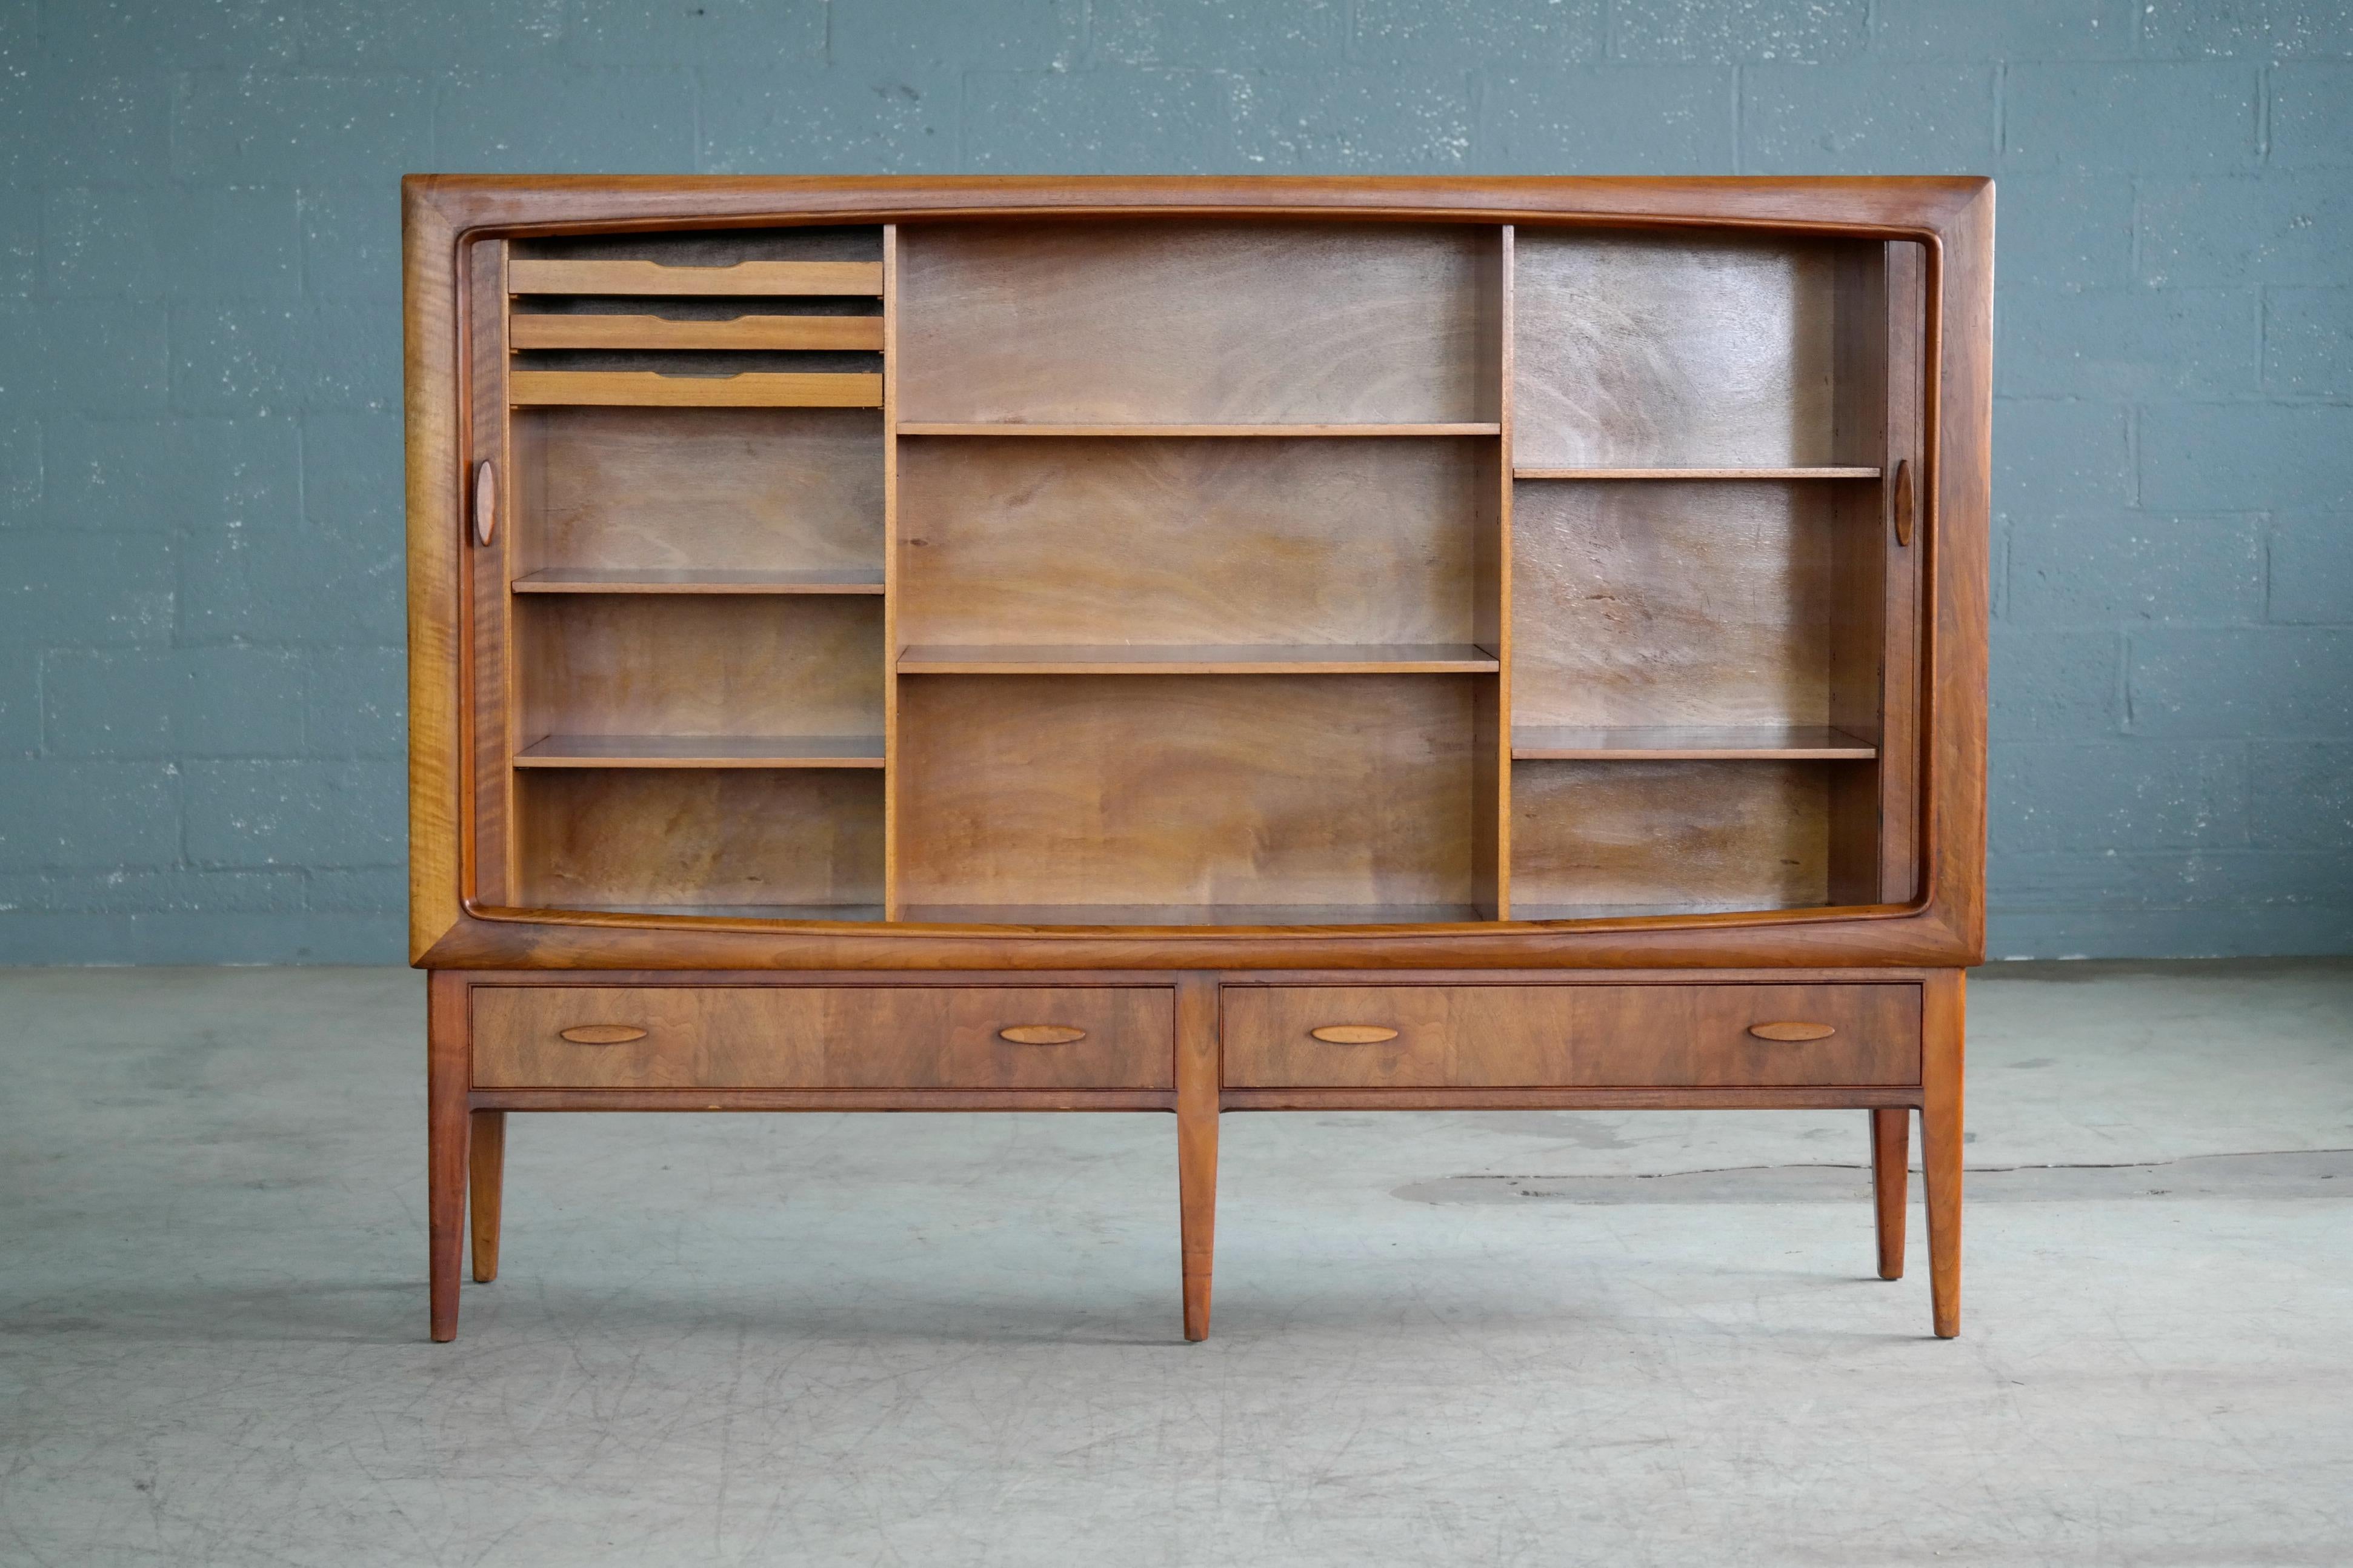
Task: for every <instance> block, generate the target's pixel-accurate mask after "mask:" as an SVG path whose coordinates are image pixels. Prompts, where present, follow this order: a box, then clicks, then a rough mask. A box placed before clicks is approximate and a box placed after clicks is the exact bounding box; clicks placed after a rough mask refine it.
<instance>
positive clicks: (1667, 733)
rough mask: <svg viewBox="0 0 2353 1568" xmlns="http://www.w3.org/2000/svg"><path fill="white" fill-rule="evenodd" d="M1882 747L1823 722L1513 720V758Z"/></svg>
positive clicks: (1849, 757)
mask: <svg viewBox="0 0 2353 1568" xmlns="http://www.w3.org/2000/svg"><path fill="white" fill-rule="evenodd" d="M1877 755H1879V748H1878V747H1877V746H1875V745H1873V744H1872V743H1871V742H1869V741H1868V740H1865V739H1864V738H1863V737H1862V736H1860V735H1854V734H1850V733H1849V732H1847V731H1844V730H1835V729H1829V728H1825V727H1821V726H1805V725H1797V726H1772V727H1757V728H1746V729H1702V728H1688V727H1687V728H1681V729H1667V728H1660V729H1650V728H1640V729H1636V728H1627V729H1590V728H1586V727H1583V726H1575V725H1557V724H1514V726H1512V760H1513V761H1514V762H1612V763H1658V762H1743V761H1758V762H1868V761H1870V760H1871V759H1872V758H1873V757H1875V756H1877Z"/></svg>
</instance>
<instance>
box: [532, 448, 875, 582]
mask: <svg viewBox="0 0 2353 1568" xmlns="http://www.w3.org/2000/svg"><path fill="white" fill-rule="evenodd" d="M515 423H516V426H517V427H518V429H519V430H521V429H524V428H528V429H530V430H532V431H533V433H534V434H535V435H536V437H537V445H536V447H534V449H533V463H534V465H535V469H536V474H537V479H536V481H535V484H536V488H535V489H533V492H532V493H531V494H530V495H528V496H527V497H525V498H523V500H524V513H523V515H522V518H521V519H520V520H519V526H518V528H517V532H518V533H520V534H521V535H522V536H523V537H522V540H521V542H520V544H519V548H520V549H522V551H523V552H524V555H523V562H524V566H525V570H533V571H538V570H546V569H549V568H554V567H579V568H603V569H612V570H620V569H626V568H630V567H658V568H664V569H672V570H681V571H684V570H691V569H694V568H721V567H723V568H728V569H731V570H734V571H757V570H760V569H763V568H768V569H774V570H777V571H795V570H808V571H825V570H849V569H864V570H868V571H873V572H878V573H879V572H880V571H881V567H882V421H881V417H880V416H876V415H873V414H868V413H861V412H858V411H854V410H833V409H807V410H791V411H786V410H776V411H770V410H759V409H705V410H702V411H699V412H694V413H687V412H683V411H679V410H673V409H655V408H562V409H541V410H537V411H533V412H532V413H528V414H523V415H519V416H517V417H516V421H515Z"/></svg>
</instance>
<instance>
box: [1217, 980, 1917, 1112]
mask: <svg viewBox="0 0 2353 1568" xmlns="http://www.w3.org/2000/svg"><path fill="white" fill-rule="evenodd" d="M1220 1013H1221V1016H1222V1018H1223V1020H1224V1029H1225V1080H1226V1082H1227V1083H1228V1084H1229V1085H1231V1086H1233V1087H1234V1088H1237V1089H1538V1088H1548V1089H1605V1088H1628V1089H1669V1088H1672V1089H1684V1088H1691V1089H1734V1088H1768V1087H1777V1086H1779V1087H1789V1086H1799V1085H1807V1084H1911V1083H1917V1082H1918V1081H1919V1080H1920V988H1919V987H1918V986H1917V985H1913V984H1862V985H1319V986H1263V987H1261V986H1229V987H1228V988H1227V989H1226V991H1225V993H1224V996H1223V1000H1222V1002H1221V1003H1220ZM1777 1026H1794V1027H1777ZM1760 1030H1761V1031H1762V1033H1759V1032H1758V1031H1760ZM1318 1031H1321V1034H1320V1035H1319V1033H1318ZM1775 1036H1784V1037H1787V1038H1775Z"/></svg>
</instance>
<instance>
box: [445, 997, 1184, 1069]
mask: <svg viewBox="0 0 2353 1568" xmlns="http://www.w3.org/2000/svg"><path fill="white" fill-rule="evenodd" d="M1175 1040H1176V1002H1175V998H1174V996H1173V994H1171V993H1170V992H1168V991H1166V990H1163V989H1160V988H1157V987H1151V986H1042V985H1039V986H1023V985H1008V986H967V985H938V986H929V985H925V986H913V985H909V986H859V985H826V986H815V985H812V986H786V985H777V986H749V985H737V986H728V985H713V986H688V985H643V986H639V985H480V986H476V987H475V988H474V991H473V1045H474V1084H475V1087H477V1088H480V1089H1166V1088H1167V1087H1168V1086H1169V1083H1170V1074H1171V1073H1172V1071H1173V1070H1174V1051H1175Z"/></svg>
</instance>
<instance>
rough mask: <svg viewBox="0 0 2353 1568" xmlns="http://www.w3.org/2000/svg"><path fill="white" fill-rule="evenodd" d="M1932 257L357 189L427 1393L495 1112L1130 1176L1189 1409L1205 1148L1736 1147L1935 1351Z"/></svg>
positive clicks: (1141, 203)
mask: <svg viewBox="0 0 2353 1568" xmlns="http://www.w3.org/2000/svg"><path fill="white" fill-rule="evenodd" d="M1992 205H1993V192H1992V187H1991V185H1990V184H1989V183H1988V182H1986V181H1983V180H1978V179H1959V178H1923V179H1839V180H1830V179H1823V180H1802V179H1708V180H1587V179H1220V178H1211V179H932V178H912V179H881V178H876V179H799V178H792V179H787V178H732V177H731V178H711V177H702V178H555V177H547V178H510V177H487V176H481V177H478V176H438V175H421V176H414V177H411V178H410V179H409V180H408V181H407V182H406V186H405V237H406V247H405V265H406V386H407V390H406V415H407V443H408V467H407V486H408V492H407V499H408V515H409V576H408V613H409V622H410V651H411V665H410V668H411V680H410V724H411V746H412V760H411V779H410V783H411V789H410V809H411V813H412V824H411V844H412V858H413V866H412V873H411V875H412V888H411V906H412V948H413V952H412V956H413V960H414V962H415V963H417V964H418V965H419V966H421V967H423V968H425V969H427V970H428V971H429V972H430V975H429V983H428V1009H427V1011H428V1017H427V1090H428V1101H429V1117H428V1126H427V1148H428V1166H429V1172H430V1205H429V1206H430V1223H429V1230H430V1273H431V1331H432V1335H433V1337H434V1338H435V1339H437V1340H448V1339H449V1338H451V1337H452V1336H453V1335H454V1334H455V1332H456V1330H457V1320H458V1307H459V1289H460V1286H459V1276H460V1273H461V1265H462V1262H463V1252H464V1242H465V1239H466V1232H467V1222H468V1217H469V1211H470V1217H471V1224H472V1255H471V1264H472V1268H471V1272H472V1275H473V1278H474V1279H476V1280H480V1281H488V1280H490V1279H492V1278H493V1277H494V1276H495V1274H496V1273H497V1269H498V1256H499V1207H500V1193H501V1176H502V1165H503V1154H504V1149H505V1141H506V1125H507V1119H508V1117H509V1115H510V1114H511V1113H513V1112H518V1111H567V1110H604V1111H612V1110H638V1111H653V1110H667V1111H680V1110H713V1111H719V1110H775V1111H808V1110H959V1111H971V1110H1066V1111H1077V1110H1098V1111H1143V1110H1151V1111H1166V1112H1173V1113H1174V1115H1175V1119H1176V1187H1177V1191H1178V1196H1179V1205H1178V1211H1179V1215H1178V1217H1179V1224H1180V1227H1181V1236H1182V1247H1181V1252H1182V1258H1183V1279H1182V1300H1183V1324H1184V1331H1185V1334H1186V1336H1187V1338H1188V1339H1197V1340H1198V1339H1200V1338H1203V1337H1205V1336H1206V1335H1207V1333H1208V1324H1209V1304H1210V1276H1211V1255H1212V1246H1211V1242H1212V1236H1213V1232H1214V1223H1215V1196H1216V1184H1217V1164H1218V1130H1219V1116H1220V1114H1221V1113H1222V1112H1225V1111H1283V1110H1333V1109H1349V1110H1448V1109H1461V1108H1486V1109H1529V1110H1535V1109H1561V1108H1571V1109H1574V1108H1613V1109H1614V1108H1675V1109H1694V1108H1800V1107H1802V1108H1825V1107H1835V1108H1843V1109H1852V1110H1862V1111H1866V1112H1868V1120H1869V1139H1870V1148H1871V1169H1872V1180H1871V1183H1870V1185H1871V1188H1872V1191H1873V1196H1874V1206H1875V1213H1876V1216H1877V1227H1876V1228H1877V1266H1878V1272H1879V1273H1880V1274H1881V1275H1882V1276H1883V1277H1884V1278H1886V1279H1895V1278H1897V1277H1898V1276H1899V1275H1900V1274H1901V1272H1902V1270H1903V1266H1904V1250H1905V1248H1904V1229H1905V1206H1906V1195H1907V1194H1906V1187H1907V1176H1906V1173H1907V1168H1908V1164H1909V1143H1910V1139H1909V1129H1910V1125H1911V1117H1912V1114H1913V1112H1914V1111H1915V1110H1916V1111H1917V1112H1918V1113H1919V1118H1920V1153H1921V1158H1922V1164H1923V1169H1924V1174H1925V1182H1924V1190H1925V1193H1926V1215H1927V1237H1928V1259H1929V1273H1930V1286H1931V1290H1930V1293H1931V1297H1932V1301H1933V1318H1932V1321H1933V1324H1934V1328H1935V1331H1936V1333H1937V1334H1939V1335H1942V1336H1947V1337H1949V1336H1951V1335H1953V1334H1955V1333H1957V1331H1958V1326H1959V1301H1960V1284H1959V1256H1960V1252H1959V1247H1960V1181H1961V1141H1962V1131H1961V1104H1962V1085H1961V1079H1962V1054H1963V1053H1962V1034H1963V1029H1962V992H1963V971H1964V969H1965V968H1967V967H1968V966H1969V965H1971V964H1974V963H1977V962H1978V960H1979V959H1980V957H1981V945H1982V905H1983V891H1982V870H1981V866H1982V858H1983V852H1982V845H1983V837H1984V762H1983V759H1984V731H1985V698H1984V688H1985V669H1986V616H1987V576H1988V573H1987V542H1986V541H1987V514H1988V467H1989V465H1988V423H1989V407H1990V393H1989V384H1990V378H1989V339H1990V322H1991V310H1990V299H1991V293H1990V289H1991V256H1992ZM1260 1196H1261V1194H1251V1195H1250V1199H1249V1200H1248V1201H1257V1200H1258V1199H1259V1198H1260ZM1399 1267H1400V1268H1406V1267H1410V1265H1409V1264H1406V1263H1400V1265H1399Z"/></svg>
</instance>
